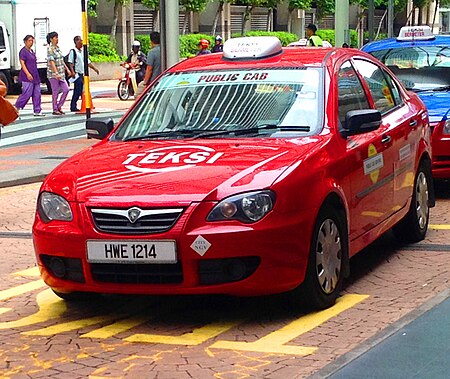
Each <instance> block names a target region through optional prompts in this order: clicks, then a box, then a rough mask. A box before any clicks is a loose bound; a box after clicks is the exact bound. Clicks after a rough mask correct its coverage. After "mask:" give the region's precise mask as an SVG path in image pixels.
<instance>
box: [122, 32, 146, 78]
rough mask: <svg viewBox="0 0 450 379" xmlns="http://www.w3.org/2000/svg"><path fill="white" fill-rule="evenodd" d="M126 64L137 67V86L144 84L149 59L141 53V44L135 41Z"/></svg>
mask: <svg viewBox="0 0 450 379" xmlns="http://www.w3.org/2000/svg"><path fill="white" fill-rule="evenodd" d="M126 62H127V63H131V64H134V65H136V68H135V70H136V84H139V83H140V82H142V80H143V79H144V76H145V69H146V68H147V57H146V55H145V54H144V53H143V52H142V51H141V43H140V42H139V41H133V45H132V46H131V53H130V55H128V58H127V60H126Z"/></svg>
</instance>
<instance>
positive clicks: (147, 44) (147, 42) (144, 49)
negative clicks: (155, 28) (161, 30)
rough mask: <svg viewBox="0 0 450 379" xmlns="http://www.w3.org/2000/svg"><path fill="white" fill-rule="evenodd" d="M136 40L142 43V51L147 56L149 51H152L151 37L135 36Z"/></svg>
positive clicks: (145, 35) (144, 35)
mask: <svg viewBox="0 0 450 379" xmlns="http://www.w3.org/2000/svg"><path fill="white" fill-rule="evenodd" d="M134 39H135V40H137V41H139V42H140V43H141V51H142V52H143V53H144V54H145V55H147V53H148V51H149V50H150V46H151V44H150V36H149V35H147V34H139V35H135V36H134Z"/></svg>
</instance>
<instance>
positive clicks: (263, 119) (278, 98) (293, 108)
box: [112, 68, 323, 140]
mask: <svg viewBox="0 0 450 379" xmlns="http://www.w3.org/2000/svg"><path fill="white" fill-rule="evenodd" d="M321 70H322V69H320V68H294V69H289V68H288V69H285V68H283V69H264V70H236V71H231V70H230V71H213V72H212V71H204V72H197V71H196V72H180V73H172V74H167V75H165V76H163V77H162V78H161V79H160V80H159V81H158V83H156V85H155V86H154V87H153V88H152V89H151V90H150V91H149V92H148V93H147V94H146V95H144V97H143V98H142V99H141V101H140V102H139V104H138V105H137V106H136V108H135V109H134V110H133V111H132V112H131V113H130V114H129V115H128V117H127V118H126V119H125V120H124V121H123V123H122V125H121V127H120V128H119V129H118V130H117V131H116V133H115V134H114V135H113V136H112V139H116V140H136V139H143V138H208V137H214V138H230V137H238V136H239V138H242V137H254V136H255V135H257V136H258V137H261V136H264V137H280V136H281V137H290V136H298V135H311V134H315V133H318V132H319V131H320V130H321V129H322V115H323V100H322V99H323V95H322V90H321V88H322V86H321V84H320V83H321V81H322V75H321V74H322V71H321Z"/></svg>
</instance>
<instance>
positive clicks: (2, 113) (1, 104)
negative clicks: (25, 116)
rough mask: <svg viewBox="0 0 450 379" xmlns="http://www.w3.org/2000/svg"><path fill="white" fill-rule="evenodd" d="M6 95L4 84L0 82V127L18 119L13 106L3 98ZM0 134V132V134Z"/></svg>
mask: <svg viewBox="0 0 450 379" xmlns="http://www.w3.org/2000/svg"><path fill="white" fill-rule="evenodd" d="M5 95H6V84H5V83H3V82H2V81H1V80H0V125H1V126H5V125H8V124H10V123H11V122H13V121H15V120H16V119H17V117H19V113H18V112H17V110H16V108H14V105H12V104H11V103H10V102H9V101H8V100H6V99H5V98H4V96H5ZM0 133H1V132H0Z"/></svg>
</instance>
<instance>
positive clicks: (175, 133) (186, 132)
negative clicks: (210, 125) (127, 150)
mask: <svg viewBox="0 0 450 379" xmlns="http://www.w3.org/2000/svg"><path fill="white" fill-rule="evenodd" d="M198 133H203V130H198V129H197V130H195V129H178V130H170V131H167V132H152V133H148V134H144V135H141V136H133V137H128V138H125V139H123V142H128V141H139V140H144V139H151V138H171V137H183V138H184V137H192V136H195V135H197V134H198Z"/></svg>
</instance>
